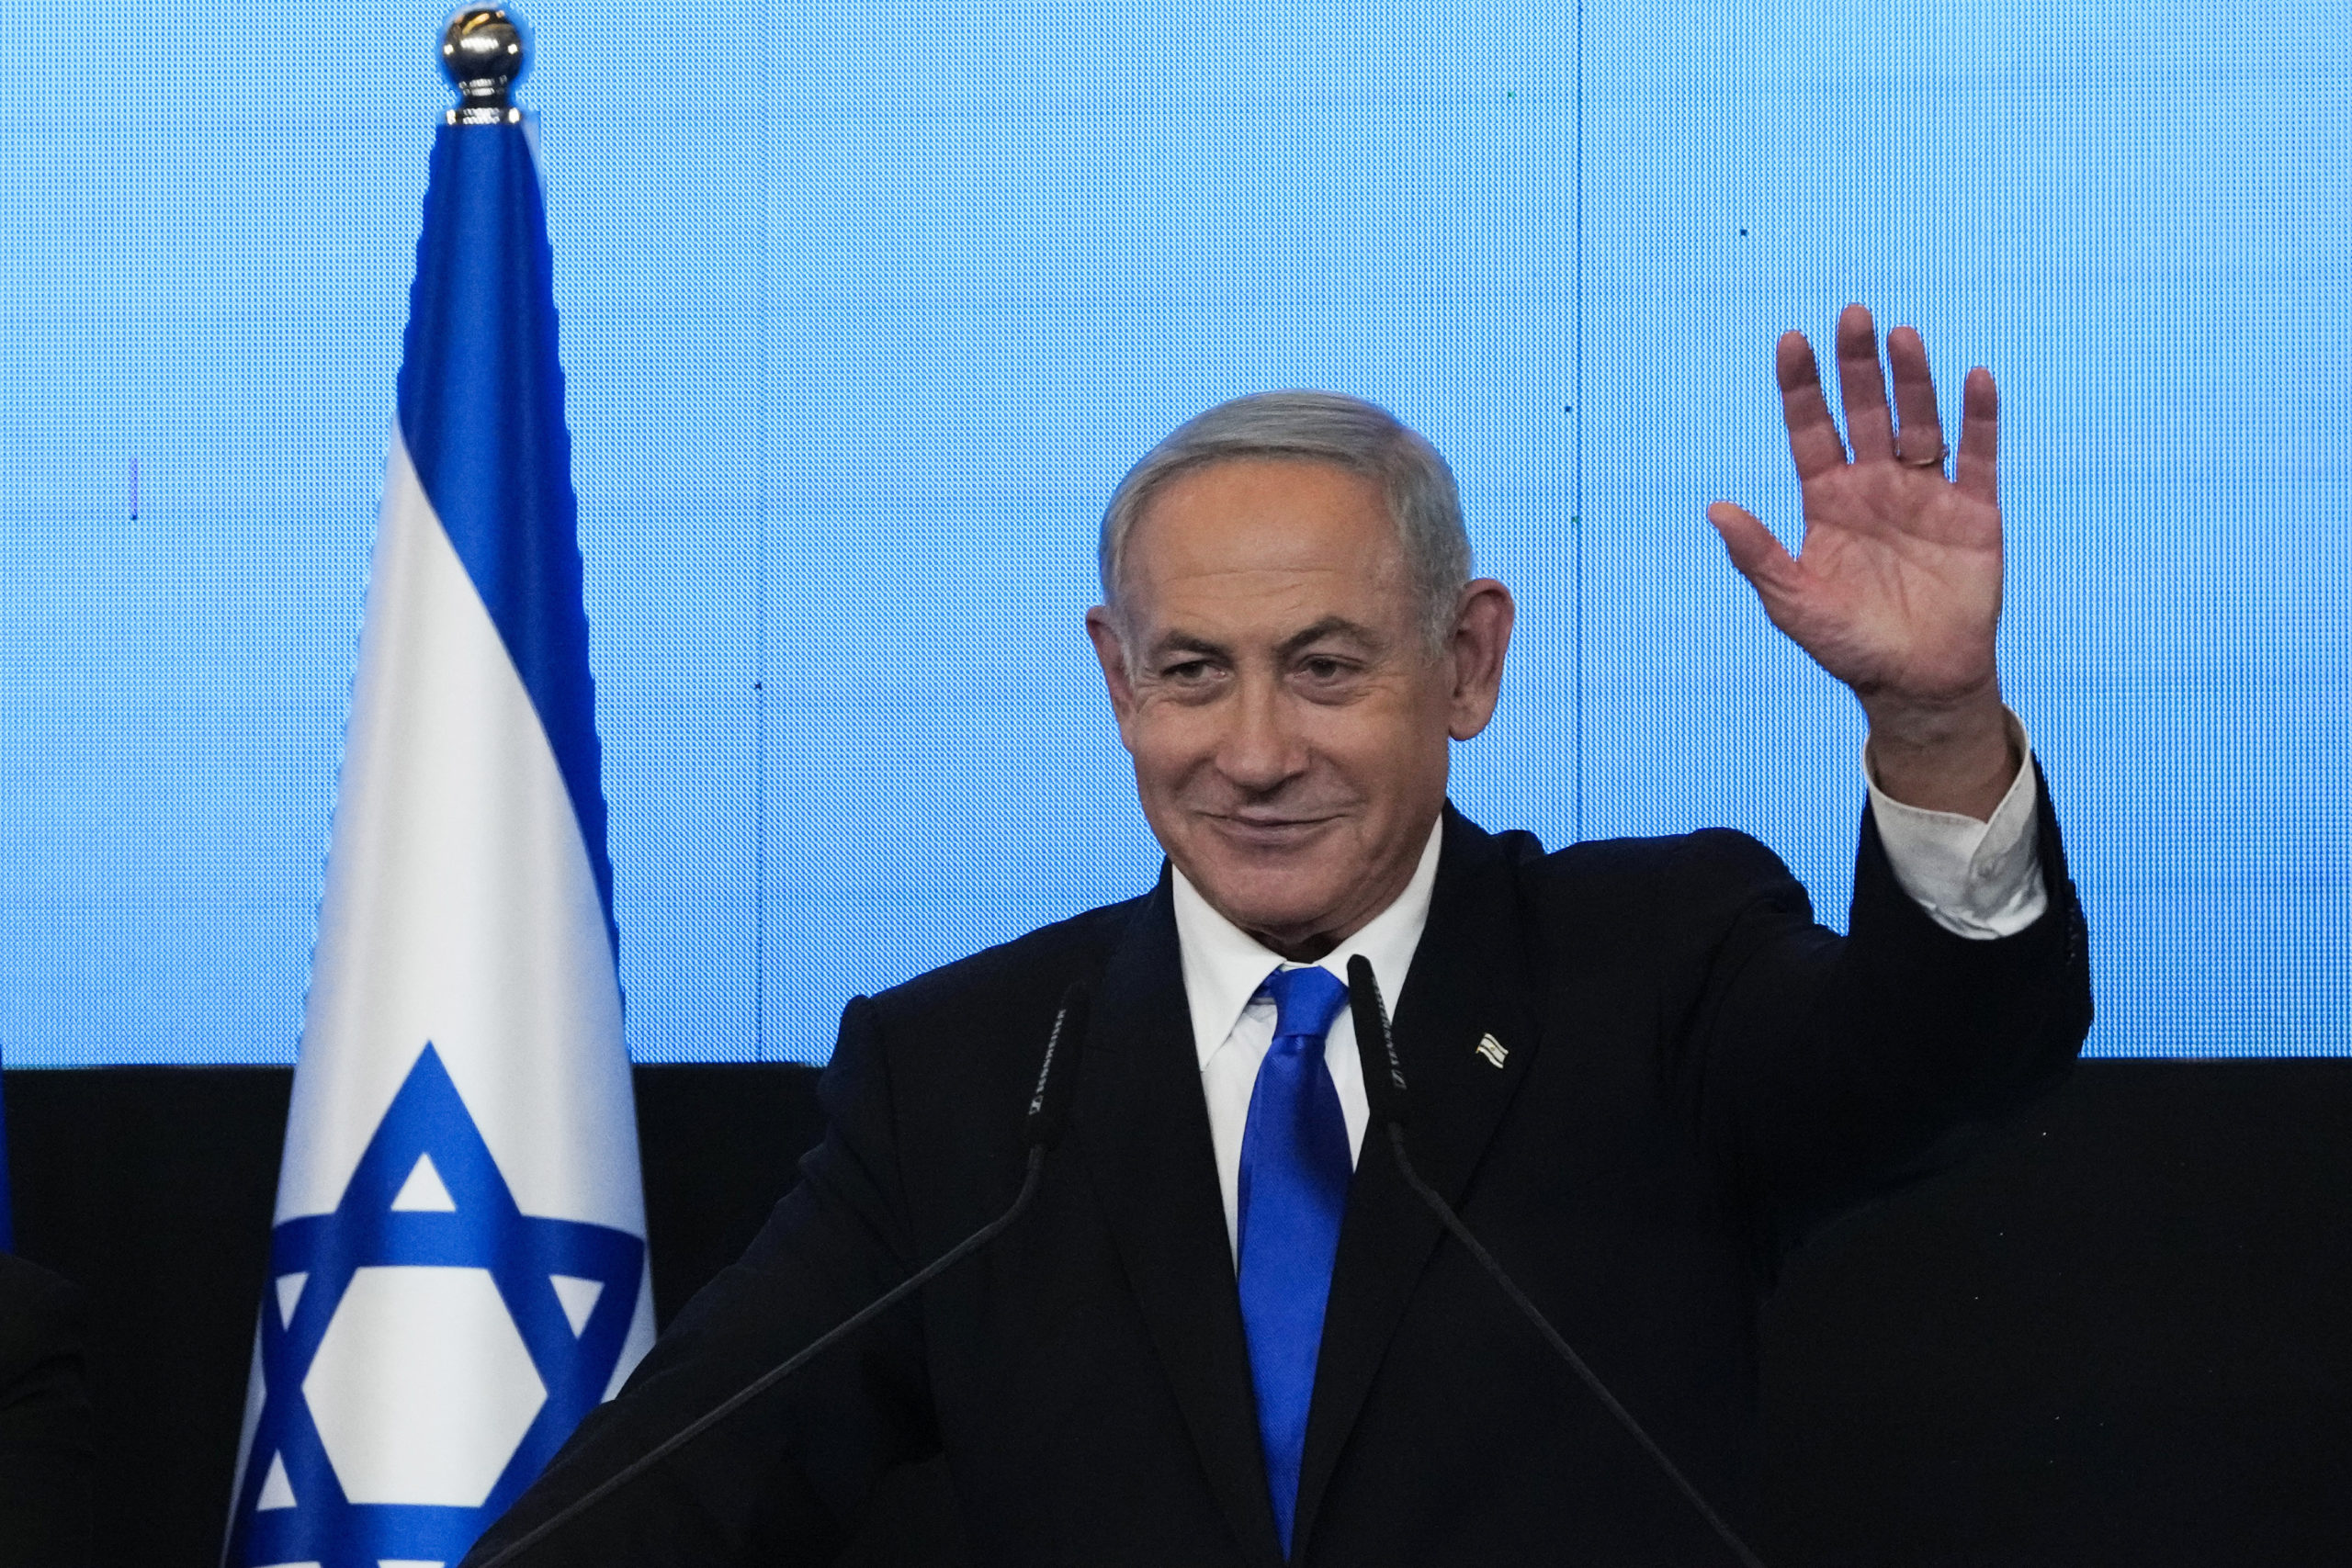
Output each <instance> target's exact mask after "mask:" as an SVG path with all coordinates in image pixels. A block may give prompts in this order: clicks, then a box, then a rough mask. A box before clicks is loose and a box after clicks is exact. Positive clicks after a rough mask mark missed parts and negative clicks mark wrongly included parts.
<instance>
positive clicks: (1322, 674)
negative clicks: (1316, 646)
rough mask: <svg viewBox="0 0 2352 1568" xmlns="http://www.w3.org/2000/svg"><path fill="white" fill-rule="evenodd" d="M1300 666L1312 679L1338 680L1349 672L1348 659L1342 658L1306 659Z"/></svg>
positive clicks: (1308, 677) (1301, 661)
mask: <svg viewBox="0 0 2352 1568" xmlns="http://www.w3.org/2000/svg"><path fill="white" fill-rule="evenodd" d="M1298 667H1299V670H1300V671H1301V672H1302V673H1303V674H1305V675H1306V678H1307V679H1308V680H1310V681H1336V680H1338V679H1339V678H1340V676H1342V675H1345V674H1346V673H1347V672H1348V665H1347V661H1346V660H1340V659H1306V660H1300V661H1299V666H1298Z"/></svg>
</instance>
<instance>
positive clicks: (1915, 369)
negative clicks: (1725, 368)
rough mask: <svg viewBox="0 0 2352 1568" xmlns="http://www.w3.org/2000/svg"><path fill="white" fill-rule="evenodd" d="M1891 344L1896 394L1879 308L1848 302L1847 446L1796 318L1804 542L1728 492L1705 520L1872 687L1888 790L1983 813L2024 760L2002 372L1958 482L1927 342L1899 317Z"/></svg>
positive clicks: (1979, 414)
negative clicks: (2015, 672) (1949, 472)
mask: <svg viewBox="0 0 2352 1568" xmlns="http://www.w3.org/2000/svg"><path fill="white" fill-rule="evenodd" d="M1886 347H1887V359H1888V361H1889V363H1890V364H1891V366H1892V367H1893V370H1894V408H1893V409H1890V408H1889V407H1888V405H1887V398H1886V381H1885V378H1884V375H1883V372H1882V370H1881V367H1880V364H1879V355H1878V339H1877V331H1876V328H1875V327H1874V326H1873V325H1872V323H1871V315H1870V312H1869V311H1868V310H1864V309H1862V307H1860V305H1849V306H1848V307H1847V308H1846V310H1845V311H1844V313H1843V314H1841V315H1840V316H1839V317H1838V390H1839V392H1840V394H1841V395H1842V398H1843V400H1844V403H1845V407H1846V426H1847V432H1848V434H1849V437H1850V438H1851V441H1852V446H1853V455H1852V457H1851V459H1850V460H1849V457H1848V456H1847V447H1846V444H1845V443H1844V442H1841V441H1840V440H1839V439H1838V426H1837V423H1836V422H1835V421H1834V420H1833V419H1832V418H1831V417H1830V413H1829V404H1828V401H1827V400H1826V399H1825V398H1824V397H1823V395H1822V390H1821V377H1820V372H1819V371H1818V369H1817V368H1816V367H1815V363H1814V356H1813V348H1812V345H1811V344H1807V343H1806V342H1805V340H1804V335H1803V334H1802V333H1793V332H1792V333H1784V334H1783V335H1782V336H1781V343H1780V348H1779V351H1778V354H1777V356H1776V357H1777V369H1778V372H1779V378H1780V383H1781V417H1782V418H1783V419H1784V420H1785V421H1786V422H1787V423H1788V427H1789V451H1790V455H1791V456H1792V457H1794V459H1795V460H1796V469H1797V481H1798V483H1799V485H1800V486H1801V487H1802V490H1803V494H1804V544H1803V546H1802V547H1800V549H1799V552H1798V553H1797V554H1796V555H1795V556H1791V555H1790V554H1789V552H1788V551H1787V550H1785V549H1783V548H1782V547H1781V543H1780V541H1779V540H1778V539H1776V538H1775V537H1773V536H1772V532H1771V530H1770V529H1769V528H1767V527H1765V526H1764V525H1763V524H1762V523H1760V522H1758V520H1757V518H1756V517H1755V516H1754V515H1753V514H1752V513H1748V512H1747V511H1745V510H1743V509H1742V508H1740V507H1737V506H1735V505H1733V504H1732V503H1731V502H1721V501H1719V502H1715V503H1714V504H1713V506H1711V507H1709V508H1708V509H1707V520H1708V521H1709V522H1711V523H1713V525H1715V530H1716V532H1718V533H1719V534H1721V535H1722V536H1723V541H1724V548H1725V549H1726V550H1728V551H1730V553H1731V559H1732V564H1733V565H1734V566H1735V567H1736V568H1737V569H1738V570H1739V572H1740V575H1742V576H1743V577H1745V578H1747V581H1748V582H1749V584H1750V585H1751V586H1753V587H1754V588H1755V590H1756V595H1757V597H1758V599H1760V600H1761V601H1762V602H1763V604H1764V613H1765V614H1766V615H1769V616H1770V617H1771V620H1772V624H1773V625H1774V626H1778V627H1780V628H1781V631H1783V632H1785V633H1786V634H1787V635H1788V636H1789V637H1790V639H1791V640H1792V641H1793V642H1795V643H1796V645H1797V646H1798V647H1799V648H1802V649H1804V650H1805V652H1806V653H1808V654H1810V655H1811V656H1812V657H1813V659H1814V660H1815V662H1816V663H1818V664H1819V665H1820V666H1821V667H1822V668H1823V669H1825V670H1826V671H1829V673H1830V674H1832V675H1835V676H1836V677H1837V678H1838V680H1840V681H1842V682H1845V683H1846V684H1847V685H1849V686H1850V687H1852V688H1853V690H1854V694H1855V695H1856V696H1857V697H1859V698H1860V699H1861V704H1862V708H1863V711H1864V712H1865V713H1867V714H1868V715H1869V716H1870V720H1871V763H1872V766H1873V767H1874V768H1875V769H1876V771H1877V773H1878V778H1879V784H1880V787H1882V788H1883V789H1884V790H1886V791H1887V793H1889V794H1890V795H1894V796H1895V797H1896V798H1897V799H1900V800H1904V801H1906V802H1908V803H1910V804H1912V805H1916V806H1922V807H1929V808H1931V809H1937V810H1946V811H1963V812H1966V813H1967V814H1968V815H1970V816H1973V817H1977V818H1985V817H1989V816H1990V815H1991V814H1992V810H1993V807H1995V806H1996V805H1998V804H1999V802H2000V799H2001V796H2002V795H2003V794H2004V793H2005V792H2006V791H2007V787H2008V784H2009V781H2010V780H2011V779H2012V778H2013V777H2014V776H2015V774H2016V771H2017V767H2018V758H2017V757H2016V756H2015V754H2014V753H2013V752H2012V750H2011V749H2010V744H2009V739H2008V733H2007V725H2006V722H2005V720H2004V719H2003V717H2002V714H2001V699H2000V682H1999V679H1998V676H1997V674H1996V671H1995V668H1994V659H1993V632H1994V627H1995V626H1996V623H1997V622H1998V621H1999V619H2000V613H2001V508H2000V502H1999V499H1998V495H1997V491H1996V484H1995V473H1994V468H1995V456H1996V447H1997V440H1996V423H1997V419H1998V407H1999V405H1998V397H1997V394H1996V392H1995V390H1994V387H1993V376H1992V373H1991V372H1990V371H1988V370H1985V369H1984V368H1982V367H1979V368H1977V369H1973V370H1971V371H1970V372H1969V373H1968V381H1967V386H1966V389H1965V392H1964V393H1963V397H1962V420H1961V433H1960V450H1959V454H1958V461H1957V463H1956V464H1955V465H1954V471H1953V477H1952V478H1951V479H1946V478H1945V477H1944V465H1943V458H1944V451H1945V447H1944V439H1943V429H1942V425H1941V423H1939V420H1938V418H1937V414H1936V389H1935V383H1934V382H1933V381H1932V380H1931V379H1929V378H1928V350H1927V345H1926V344H1923V343H1922V342H1920V339H1919V334H1918V333H1917V332H1914V331H1913V330H1912V329H1911V328H1909V327H1897V328H1895V329H1894V332H1893V333H1890V334H1888V337H1887V344H1886ZM1898 416H1899V417H1900V420H1901V425H1900V428H1899V429H1898V428H1897V424H1896V420H1897V417H1898Z"/></svg>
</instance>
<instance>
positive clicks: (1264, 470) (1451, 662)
mask: <svg viewBox="0 0 2352 1568" xmlns="http://www.w3.org/2000/svg"><path fill="white" fill-rule="evenodd" d="M1123 572H1124V576H1123V580H1122V582H1121V584H1120V599H1121V612H1122V613H1121V614H1120V615H1118V616H1117V617H1116V618H1115V619H1114V617H1113V616H1112V615H1110V614H1109V613H1107V612H1106V611H1103V610H1100V609H1098V610H1096V611H1095V612H1094V613H1093V614H1092V615H1090V616H1089V617H1088V627H1089V630H1090V632H1091V634H1092V636H1093V637H1094V643H1095V649H1096V652H1097V653H1098V655H1099V656H1100V657H1101V659H1102V661H1103V675H1104V678H1105V680H1106V681H1107V682H1109V685H1110V689H1111V699H1112V704H1113V706H1114V708H1115V709H1116V711H1117V714H1118V719H1119V733H1120V737H1121V739H1123V740H1124V741H1125V744H1126V748H1127V750H1128V751H1129V752H1130V753H1131V754H1132V755H1133V756H1134V758H1135V764H1136V788H1137V791H1138V793H1139V794H1140V795H1141V796H1142V800H1143V809H1144V815H1145V817H1146V818H1148V819H1149V820H1150V823H1151V827H1152V831H1153V832H1154V833H1155V834H1157V835H1158V836H1159V841H1160V843H1161V845H1162V846H1164V847H1165V848H1166V849H1167V851H1168V854H1169V858H1170V859H1171V860H1172V861H1174V862H1175V863H1176V865H1177V866H1178V868H1179V869H1181V870H1182V872H1183V873H1184V874H1185V875H1186V876H1187V877H1188V878H1190V879H1191V881H1192V883H1193V886H1195V887H1197V888H1199V889H1200V891H1201V893H1202V894H1203V896H1204V897H1206V898H1207V899H1208V901H1209V902H1210V904H1211V905H1213V906H1214V907H1215V908H1216V909H1217V910H1218V911H1219V912H1220V913H1222V914H1223V915H1224V916H1225V917H1226V918H1227V919H1230V920H1232V921H1233V922H1234V923H1235V924H1236V925H1238V926H1239V927H1241V928H1242V929H1243V930H1245V931H1250V932H1252V933H1254V934H1256V935H1257V936H1258V937H1259V938H1260V939H1261V941H1264V942H1266V943H1267V945H1269V946H1270V947H1272V948H1273V949H1274V950H1275V951H1277V952H1280V953H1284V954H1285V955H1286V956H1289V957H1292V958H1313V957H1317V956H1320V955H1321V954H1322V953H1328V952H1329V951H1330V949H1331V948H1332V947H1334V946H1336V945H1338V943H1339V942H1342V941H1344V940H1345V939H1346V938H1347V937H1349V936H1351V935H1352V934H1353V933H1354V932H1355V931H1357V930H1358V929H1360V928H1361V927H1362V926H1363V924H1364V923H1365V922H1366V921H1367V920H1369V919H1371V918H1372V917H1373V916H1374V915H1376V914H1378V913H1379V912H1380V910H1381V909H1383V908H1385V907H1386V906H1387V905H1388V904H1389V903H1390V902H1391V901H1392V900H1394V899H1395V898H1396V897H1397V895H1398V894H1399V893H1401V892H1402V891H1403V890H1404V887H1405V885H1406V883H1407V882H1408V881H1410V880H1411V877H1412V872H1413V867H1414V865H1415V863H1417V862H1418V861H1419V856H1420V852H1421V848H1422V846H1423V844H1424V843H1425V842H1426V841H1427V840H1428V837H1429V830H1430V824H1431V823H1432V822H1433V821H1435V820H1436V818H1437V815H1438V812H1439V810H1440V809H1441V808H1442V806H1443V804H1444V800H1445V780H1446V760H1447V759H1446V750H1447V748H1446V742H1447V739H1448V738H1449V737H1458V738H1460V739H1468V738H1469V737H1470V736H1472V735H1476V733H1477V732H1478V730H1479V729H1481V728H1484V727H1485V724H1486V721H1487V716H1488V715H1490V714H1491V713H1492V711H1493V708H1494V699H1495V686H1496V682H1497V681H1498V678H1499V675H1500V670H1501V656H1502V645H1503V643H1504V642H1507V641H1508V639H1509V636H1510V597H1509V595H1508V594H1507V593H1505V592H1503V591H1502V589H1501V586H1500V585H1499V584H1496V583H1476V584H1473V585H1472V586H1471V589H1470V590H1469V591H1468V592H1466V593H1465V596H1464V626H1465V627H1467V626H1468V624H1469V623H1470V622H1473V621H1476V622H1477V623H1478V629H1477V630H1476V631H1467V630H1457V632H1456V634H1455V637H1454V638H1453V646H1452V647H1451V648H1450V649H1448V650H1447V651H1446V652H1444V653H1442V654H1441V655H1439V656H1436V657H1432V655H1431V653H1430V646H1429V643H1428V641H1427V639H1426V638H1425V637H1424V636H1423V633H1422V628H1421V623H1420V618H1419V604H1417V603H1416V602H1415V599H1414V595H1413V592H1412V588H1411V580H1410V577H1409V575H1408V571H1407V569H1406V564H1405V559H1404V552H1403V548H1402V547H1401V545H1400V544H1399V542H1398V539H1397V528H1396V525H1395V524H1394V523H1393V522H1391V521H1390V519H1389V515H1388V512H1387V508H1386V505H1385V502H1384V501H1383V499H1382V496H1381V493H1380V491H1379V488H1378V486H1377V485H1376V484H1375V483H1374V481H1372V480H1370V479H1365V478H1363V476H1360V475H1357V474H1354V473H1351V472H1350V471H1348V470H1346V469H1344V468H1338V467H1335V466H1332V465H1329V464H1324V463H1317V462H1312V461H1304V460H1295V459H1258V458H1249V459H1234V460H1230V461H1227V462H1221V463H1216V464H1212V465H1210V466H1208V467H1205V468H1196V469H1193V470H1192V471H1190V472H1187V473H1183V474H1181V475H1179V476H1178V477H1177V478H1175V479H1171V480H1170V481H1168V482H1167V483H1166V484H1165V485H1164V486H1163V487H1162V488H1161V489H1160V490H1159V492H1158V493H1157V494H1156V495H1155V496H1154V497H1153V498H1152V500H1151V502H1150V503H1149V505H1148V507H1147V509H1146V510H1145V512H1144V513H1143V514H1142V515H1141V516H1140V517H1139V518H1137V519H1136V523H1135V525H1134V527H1133V529H1132V530H1131V531H1130V533H1129V535H1128V536H1127V541H1126V546H1125V560H1124V562H1123ZM1496 601H1499V605H1500V608H1499V610H1498V609H1497V607H1496V603H1495V602H1496ZM1497 623H1498V624H1497ZM1123 635H1124V636H1125V637H1126V638H1129V639H1131V642H1130V644H1129V645H1128V646H1126V647H1125V648H1123V646H1122V642H1121V638H1122V636H1123ZM1465 641H1466V642H1467V643H1469V644H1475V645H1476V646H1475V647H1468V648H1466V649H1465V646H1464V645H1465ZM1130 663H1132V673H1130V669H1129V666H1130ZM1488 666H1491V668H1488ZM1465 675H1466V677H1467V679H1466V680H1465Z"/></svg>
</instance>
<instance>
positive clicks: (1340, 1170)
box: [1238, 969, 1354, 1556]
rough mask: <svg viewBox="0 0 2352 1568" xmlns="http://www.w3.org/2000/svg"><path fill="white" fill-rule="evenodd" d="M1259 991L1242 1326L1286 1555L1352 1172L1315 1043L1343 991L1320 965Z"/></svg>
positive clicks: (1244, 1157)
mask: <svg viewBox="0 0 2352 1568" xmlns="http://www.w3.org/2000/svg"><path fill="white" fill-rule="evenodd" d="M1261 994H1262V995H1267V996H1271V997H1272V998H1273V999H1274V1043H1273V1044H1272V1046H1271V1047H1270V1048H1269V1049H1268V1050H1267V1052H1266V1059H1265V1060H1264V1061H1263V1062H1261V1063H1260V1064H1259V1066H1258V1082H1257V1085H1256V1087H1254V1088H1253V1089H1250V1122H1249V1125H1248V1127H1247V1129H1246V1130H1245V1131H1244V1132H1243V1133H1242V1134H1241V1183H1240V1192H1239V1194H1238V1196H1239V1198H1240V1203H1239V1209H1240V1215H1241V1237H1240V1247H1239V1252H1240V1259H1241V1267H1240V1283H1241V1326H1242V1328H1243V1330H1244V1331H1245V1332H1246V1333H1247V1334H1248V1335H1249V1338H1250V1380H1251V1381H1252V1382H1254V1383H1255V1384H1256V1385H1257V1393H1258V1438H1259V1441H1260V1442H1261V1443H1262V1444H1263V1445H1264V1446H1265V1450H1266V1484H1267V1486H1268V1488H1269V1489H1270V1490H1271V1491H1272V1495H1273V1504H1274V1528H1275V1529H1276V1530H1278V1531H1279V1532H1280V1533H1281V1535H1282V1541H1283V1555H1284V1556H1288V1555H1289V1554H1290V1527H1291V1518H1292V1516H1293V1515H1294V1514H1295V1512H1296V1511H1297V1508H1298V1467H1299V1461H1300V1459H1301V1457H1302V1456H1303V1455H1304V1453H1305V1452H1306V1411H1307V1405H1308V1404H1309V1403H1310V1402H1311V1401H1312V1399H1313V1398H1314V1394H1315V1358H1316V1354H1317V1351H1318V1350H1320V1349H1321V1348H1322V1344H1323V1303H1325V1302H1326V1301H1327V1300H1329V1297H1330V1294H1331V1260H1332V1258H1334V1257H1335V1256H1337V1255H1338V1253H1339V1250H1340V1214H1341V1213H1344V1212H1345V1211H1346V1209H1347V1206H1348V1178H1349V1176H1350V1174H1351V1172H1352V1170H1353V1168H1354V1167H1353V1162H1352V1161H1351V1159H1350V1158H1349V1157H1348V1124H1347V1122H1346V1121H1345V1120H1344V1119H1343V1118H1342V1117H1341V1116H1340V1096H1339V1091H1338V1090H1336V1089H1333V1088H1332V1087H1331V1074H1330V1070H1329V1068H1327V1067H1326V1066H1324V1065H1323V1036H1324V1035H1325V1034H1326V1033H1328V1032H1329V1031H1330V1028H1331V1021H1332V1020H1333V1019H1334V1018H1336V1017H1338V1016H1339V1012H1340V1008H1341V1007H1342V1006H1344V1005H1345V1004H1346V1002H1347V999H1348V987H1347V986H1346V985H1345V984H1344V983H1343V982H1341V981H1340V979H1338V978H1337V977H1336V976H1333V975H1332V974H1331V973H1330V972H1329V970H1326V969H1277V970H1275V971H1274V972H1273V973H1272V975H1270V976H1267V977H1266V984H1265V986H1264V987H1262V988H1261Z"/></svg>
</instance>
